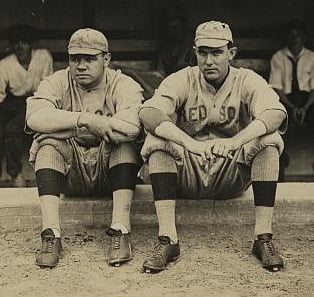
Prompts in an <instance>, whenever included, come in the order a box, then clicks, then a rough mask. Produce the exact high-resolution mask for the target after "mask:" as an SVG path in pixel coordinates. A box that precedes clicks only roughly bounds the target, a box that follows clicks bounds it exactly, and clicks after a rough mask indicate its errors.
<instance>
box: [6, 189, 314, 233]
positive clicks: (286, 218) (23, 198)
mask: <svg viewBox="0 0 314 297" xmlns="http://www.w3.org/2000/svg"><path fill="white" fill-rule="evenodd" d="M111 210H112V201H111V198H110V197H105V198H104V199H97V198H93V197H88V198H62V199H61V206H60V214H61V220H62V225H67V224H70V225H82V226H87V227H88V226H90V227H96V226H104V225H109V224H110V219H111ZM313 213H314V183H281V184H278V190H277V197H276V208H275V214H274V222H275V223H278V224H311V223H313V222H314V215H313ZM176 215H177V223H178V224H253V223H254V207H253V194H252V189H251V188H249V189H248V190H247V191H246V192H245V193H243V194H242V195H241V196H239V197H237V198H235V199H231V200H224V201H218V200H217V201H213V200H178V201H177V211H176ZM131 220H132V223H133V224H157V217H156V214H155V209H154V203H153V196H152V191H151V186H150V185H138V186H137V188H136V193H135V198H134V201H133V204H132V216H131ZM40 225H41V213H40V205H39V200H38V196H37V188H20V189H17V188H3V189H1V190H0V232H1V231H3V230H6V231H8V230H14V229H19V228H22V227H23V228H25V227H26V228H30V229H36V230H37V229H38V228H40Z"/></svg>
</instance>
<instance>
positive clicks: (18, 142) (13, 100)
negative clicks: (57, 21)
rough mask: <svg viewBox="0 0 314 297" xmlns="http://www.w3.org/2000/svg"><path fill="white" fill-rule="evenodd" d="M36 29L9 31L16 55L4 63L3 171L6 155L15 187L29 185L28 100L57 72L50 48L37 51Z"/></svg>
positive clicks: (0, 87) (0, 78)
mask: <svg viewBox="0 0 314 297" xmlns="http://www.w3.org/2000/svg"><path fill="white" fill-rule="evenodd" d="M35 39H36V34H35V30H34V28H33V27H31V26H30V25H24V24H18V25H14V26H12V27H11V28H10V29H9V32H8V40H9V42H10V45H11V46H12V51H13V53H12V54H10V55H9V56H7V57H5V58H3V59H2V60H1V61H0V168H1V167H2V166H1V164H2V163H1V162H2V160H3V156H4V155H5V157H6V161H7V172H8V174H9V175H10V177H11V179H12V181H13V185H14V186H16V187H23V186H25V185H26V183H25V179H24V177H23V176H22V174H21V172H22V154H23V151H24V149H23V143H24V142H23V141H24V136H25V134H24V123H25V110H26V98H27V97H28V96H30V95H32V94H33V93H34V91H35V90H36V89H37V87H38V85H39V83H40V81H41V80H42V79H43V78H44V77H45V76H47V75H50V74H52V72H53V61H52V57H51V55H50V53H49V52H48V51H47V50H46V49H34V48H33V43H34V41H35Z"/></svg>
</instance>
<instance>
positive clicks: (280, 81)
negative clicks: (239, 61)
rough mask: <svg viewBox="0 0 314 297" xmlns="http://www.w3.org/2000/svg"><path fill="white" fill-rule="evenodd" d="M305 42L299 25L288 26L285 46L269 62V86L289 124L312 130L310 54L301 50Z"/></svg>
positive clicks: (312, 60) (313, 100)
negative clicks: (283, 108) (278, 99)
mask: <svg viewBox="0 0 314 297" xmlns="http://www.w3.org/2000/svg"><path fill="white" fill-rule="evenodd" d="M305 40H306V33H305V28H304V26H303V24H302V23H301V22H300V21H292V22H290V23H289V24H288V26H287V32H286V46H285V47H284V48H282V49H280V50H279V51H277V52H276V53H275V54H274V55H273V57H272V59H271V63H270V66H271V71H270V77H269V83H270V85H271V86H272V87H273V88H274V90H275V91H276V92H277V93H278V95H279V96H280V100H281V101H282V103H283V104H284V105H285V107H286V108H287V110H288V113H289V116H290V123H291V124H298V125H304V124H306V123H307V124H309V125H310V126H311V127H314V109H313V103H314V52H313V51H311V50H309V49H307V48H306V47H305V46H304V43H305Z"/></svg>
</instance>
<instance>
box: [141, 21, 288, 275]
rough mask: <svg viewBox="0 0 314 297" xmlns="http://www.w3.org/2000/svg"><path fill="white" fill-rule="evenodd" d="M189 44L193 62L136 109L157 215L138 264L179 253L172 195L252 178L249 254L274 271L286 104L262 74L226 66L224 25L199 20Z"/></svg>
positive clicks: (151, 264)
mask: <svg viewBox="0 0 314 297" xmlns="http://www.w3.org/2000/svg"><path fill="white" fill-rule="evenodd" d="M194 49H195V54H196V57H197V62H198V66H195V67H187V68H184V69H182V70H180V71H178V72H176V73H174V74H172V75H170V76H168V77H167V78H166V79H165V80H164V81H163V82H162V83H161V85H160V86H159V88H158V89H157V90H156V92H155V94H154V96H153V97H152V98H151V99H150V100H148V101H146V102H145V103H144V105H143V106H142V108H141V110H140V113H139V115H140V119H141V121H142V123H143V124H144V126H145V128H146V129H147V131H148V132H149V133H148V136H147V138H146V140H145V143H144V146H143V148H142V155H143V157H144V159H145V160H147V161H148V164H149V174H150V178H151V182H152V189H153V195H154V199H155V207H156V212H157V217H158V222H159V237H158V244H157V247H156V249H155V250H154V254H153V255H152V257H150V258H148V259H147V260H145V262H144V264H143V267H144V269H145V270H146V271H161V270H164V269H165V268H166V266H167V264H168V263H169V262H170V261H173V260H175V259H177V257H179V255H180V247H179V242H178V236H177V231H176V225H175V200H176V199H177V198H190V199H197V198H210V199H228V198H232V197H234V196H236V195H237V194H239V193H241V192H243V191H244V190H245V189H247V188H248V186H249V185H250V184H251V183H252V186H253V193H254V205H255V212H256V222H255V238H254V245H253V254H254V255H256V257H258V258H259V259H260V260H261V262H262V265H263V267H265V268H267V269H269V270H279V269H280V268H281V267H283V260H282V258H281V257H280V255H279V254H278V251H277V250H276V249H275V247H274V244H273V241H272V216H273V208H274V203H275V195H276V186H277V179H278V170H279V161H278V160H279V155H280V153H281V152H282V150H283V141H282V138H281V136H280V134H279V132H284V131H285V129H286V110H285V108H284V106H283V105H282V104H281V103H280V102H279V98H278V96H277V94H276V93H275V92H274V91H273V90H272V88H271V87H270V86H269V85H268V84H267V82H266V81H265V80H264V79H263V78H262V77H260V76H259V75H257V74H256V73H254V72H253V71H251V70H248V69H242V68H240V69H236V68H234V67H232V66H230V61H231V60H232V59H233V58H234V56H235V55H236V52H237V49H236V47H234V46H233V38H232V33H231V30H230V28H229V26H228V25H227V24H225V23H222V22H217V21H210V22H205V23H203V24H200V25H199V26H198V27H197V30H196V35H195V48H194Z"/></svg>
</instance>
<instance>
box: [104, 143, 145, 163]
mask: <svg viewBox="0 0 314 297" xmlns="http://www.w3.org/2000/svg"><path fill="white" fill-rule="evenodd" d="M122 163H133V164H137V165H138V167H140V166H141V158H140V154H139V150H137V148H136V146H135V144H133V143H121V144H119V145H116V146H114V147H113V148H112V150H111V152H110V157H109V168H112V167H114V166H116V165H118V164H122Z"/></svg>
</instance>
